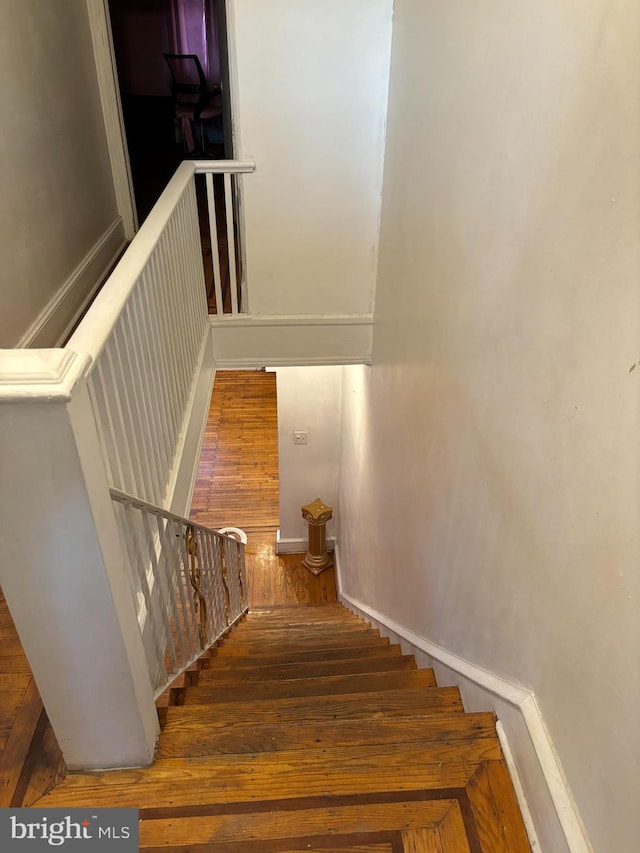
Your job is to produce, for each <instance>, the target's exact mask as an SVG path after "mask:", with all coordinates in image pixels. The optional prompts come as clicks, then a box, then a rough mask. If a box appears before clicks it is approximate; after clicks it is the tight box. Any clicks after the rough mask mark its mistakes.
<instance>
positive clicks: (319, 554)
mask: <svg viewBox="0 0 640 853" xmlns="http://www.w3.org/2000/svg"><path fill="white" fill-rule="evenodd" d="M302 517H303V518H304V520H305V521H306V522H307V523H308V525H309V550H308V551H307V553H306V554H305V556H304V559H303V560H302V565H303V566H304V567H305V568H307V569H309V571H310V572H313V574H314V575H319V574H320V572H323V571H324V570H325V569H328V568H329V566H332V565H333V558H332V557H331V555H330V554H329V553H328V552H327V521H329V520H330V519H331V518H333V507H331V506H327V504H325V503H322V501H321V500H320V498H316V499H315V501H313V503H310V504H307V505H306V506H303V507H302Z"/></svg>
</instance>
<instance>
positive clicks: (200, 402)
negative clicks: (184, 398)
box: [166, 327, 216, 516]
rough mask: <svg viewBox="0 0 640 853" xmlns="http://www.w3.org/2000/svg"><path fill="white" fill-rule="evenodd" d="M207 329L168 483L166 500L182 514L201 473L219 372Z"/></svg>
mask: <svg viewBox="0 0 640 853" xmlns="http://www.w3.org/2000/svg"><path fill="white" fill-rule="evenodd" d="M207 329H208V332H209V334H207V335H206V336H205V338H204V340H203V342H202V348H201V351H200V359H199V365H200V366H199V368H198V378H197V380H196V382H194V385H193V388H192V389H191V397H190V399H189V404H188V408H187V412H188V414H187V417H186V418H185V428H184V429H183V431H182V435H181V437H180V443H179V444H178V449H177V452H176V459H177V460H179V461H178V465H177V467H176V469H175V472H174V477H173V479H172V481H171V483H170V485H169V489H168V496H167V501H166V504H167V507H168V509H169V510H170V511H171V512H175V513H177V514H178V515H183V516H186V515H188V514H189V508H190V506H191V498H192V497H193V490H194V488H195V484H196V477H197V474H198V463H199V461H200V450H201V448H202V441H203V439H204V430H205V427H206V425H207V417H208V415H209V404H210V403H211V391H212V389H213V380H214V378H215V374H216V365H215V361H214V359H213V341H212V339H211V331H210V329H209V328H208V327H207Z"/></svg>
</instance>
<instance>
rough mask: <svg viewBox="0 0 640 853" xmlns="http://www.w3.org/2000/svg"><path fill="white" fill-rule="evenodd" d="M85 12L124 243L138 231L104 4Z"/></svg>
mask: <svg viewBox="0 0 640 853" xmlns="http://www.w3.org/2000/svg"><path fill="white" fill-rule="evenodd" d="M87 12H88V14H89V27H90V29H91V41H92V43H93V55H94V58H95V63H96V72H97V75H98V89H99V90H100V100H101V102H102V115H103V117H104V126H105V131H106V136H107V146H108V148H109V159H110V161H111V172H112V175H113V185H114V189H115V193H116V203H117V205H118V212H119V213H120V216H121V217H122V222H123V224H124V233H125V236H126V237H127V239H128V240H133V237H134V235H135V233H136V231H137V230H138V217H137V214H136V206H135V201H134V194H133V182H132V180H131V167H130V165H129V153H128V151H127V143H126V134H125V129H124V119H123V117H122V104H121V103H120V90H119V86H118V75H117V71H116V59H115V53H114V50H113V36H112V33H111V21H110V19H109V9H108V0H87Z"/></svg>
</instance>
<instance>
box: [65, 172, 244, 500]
mask: <svg viewBox="0 0 640 853" xmlns="http://www.w3.org/2000/svg"><path fill="white" fill-rule="evenodd" d="M252 169H253V164H252V163H245V162H236V161H233V162H229V161H211V162H208V161H201V162H198V163H193V162H188V161H187V162H184V163H182V165H181V166H180V167H179V169H178V170H177V172H176V174H175V176H174V177H173V179H172V180H171V182H170V183H169V185H168V186H167V188H166V190H165V191H164V193H163V194H162V196H161V197H160V199H159V200H158V203H157V204H156V206H155V207H154V209H153V210H152V212H151V213H150V215H149V217H148V219H147V221H146V222H145V223H144V225H143V226H142V228H141V229H140V231H139V232H138V234H137V235H136V237H135V239H134V240H133V242H132V244H131V246H130V247H129V249H128V250H127V252H126V253H125V255H124V257H123V258H122V260H121V261H120V263H119V264H118V265H117V267H116V269H115V270H114V272H113V274H112V275H111V277H110V278H109V280H108V282H107V283H106V284H105V286H104V288H103V289H102V291H101V292H100V294H99V295H98V297H97V298H96V300H95V302H94V304H93V305H92V306H91V308H90V309H89V311H88V312H87V315H86V316H85V317H84V319H83V320H82V322H81V323H80V325H79V327H78V329H77V331H76V332H75V333H74V334H73V335H72V337H71V339H70V340H69V342H68V344H67V348H68V349H71V350H73V351H75V352H82V353H88V354H89V355H90V356H91V358H92V365H91V371H90V378H89V382H90V394H91V400H92V404H93V408H94V413H95V417H96V423H97V426H98V429H99V432H100V439H101V445H102V448H103V453H104V459H105V465H106V467H107V474H108V478H109V484H110V485H111V486H112V487H113V488H116V489H120V490H122V491H124V492H128V493H130V494H133V495H136V496H137V497H140V498H143V499H144V500H147V501H149V502H151V503H153V504H160V505H165V502H166V501H167V496H168V495H169V494H170V493H171V490H172V486H173V484H174V482H175V476H176V471H177V461H178V459H179V456H180V452H181V449H182V443H183V440H184V430H185V419H186V416H187V413H188V412H189V410H190V405H189V403H190V397H191V395H192V393H193V390H194V385H195V381H196V378H197V375H198V371H199V367H200V364H201V362H202V358H203V349H204V346H205V344H206V341H207V335H208V308H207V295H206V284H205V269H204V264H203V257H202V248H201V238H200V233H201V226H200V217H199V214H198V204H197V198H196V185H195V174H196V173H206V178H205V180H206V181H207V193H208V208H209V211H210V217H209V219H210V221H209V223H208V226H209V231H210V239H211V241H212V245H211V250H212V253H213V257H214V263H213V267H214V276H215V290H216V294H218V293H220V294H222V281H221V278H220V268H221V265H220V248H219V242H221V241H218V240H216V241H215V243H214V240H213V235H214V234H217V233H218V232H217V219H216V211H215V208H216V194H215V187H214V174H215V175H216V176H220V177H221V178H222V179H223V195H224V204H225V210H226V229H227V236H228V254H229V260H228V269H229V270H230V275H231V304H232V309H233V310H232V313H237V311H238V300H237V279H236V275H235V270H236V261H235V239H234V236H233V235H234V232H235V231H237V230H238V229H237V227H234V217H233V209H234V205H233V199H232V188H231V176H232V174H236V173H238V172H247V171H251V170H252ZM219 203H220V201H219V199H218V204H219ZM222 302H223V297H222V295H220V297H219V298H218V296H216V304H217V305H222Z"/></svg>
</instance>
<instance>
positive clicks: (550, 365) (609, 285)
mask: <svg viewBox="0 0 640 853" xmlns="http://www.w3.org/2000/svg"><path fill="white" fill-rule="evenodd" d="M639 15H640V9H639V7H638V4H637V3H636V2H634V0H613V2H612V0H581V1H580V2H573V0H563V2H560V3H558V2H552V0H543V2H539V3H533V4H531V3H529V4H521V3H512V2H507V0H490V2H485V3H480V4H478V3H476V2H471V0H462V2H458V3H444V2H435V0H431V2H417V0H397V2H396V4H395V15H394V41H393V51H392V68H391V84H390V97H389V100H390V111H389V120H388V121H389V124H388V136H387V159H386V165H385V183H384V201H383V218H382V233H381V244H380V270H379V278H378V288H377V296H376V316H375V327H374V345H373V367H372V368H371V370H370V372H369V371H368V369H367V368H356V367H348V368H345V369H344V370H345V377H346V382H347V384H346V385H345V390H344V394H343V397H344V411H345V413H346V416H347V417H346V421H345V432H344V434H343V452H342V468H341V491H340V505H341V552H342V553H341V556H342V563H343V566H344V571H345V591H346V592H347V593H349V594H351V595H352V596H353V597H354V598H356V599H358V600H361V601H363V602H365V603H366V604H368V605H369V606H371V607H374V608H376V609H377V610H379V611H381V612H383V613H385V614H388V615H389V616H391V617H392V618H394V619H395V620H396V621H397V622H398V623H400V624H401V625H404V626H407V627H408V628H409V629H411V630H412V631H414V632H415V633H416V634H418V635H420V636H422V637H427V638H430V639H431V640H433V641H434V642H436V643H438V644H440V645H441V646H443V647H445V648H446V649H448V650H450V651H451V652H453V653H455V654H457V655H459V656H460V657H462V658H465V659H466V660H469V661H472V662H474V663H476V664H477V665H479V666H481V667H483V668H485V669H488V670H490V671H493V672H495V673H498V674H500V675H502V676H504V677H506V678H508V679H510V680H511V681H515V682H519V683H521V684H522V685H524V686H526V687H528V688H531V689H533V691H534V692H535V695H536V697H537V699H538V702H539V704H540V707H541V710H542V713H543V715H544V718H545V720H546V723H547V725H548V727H549V730H550V734H551V737H552V739H553V742H554V744H555V747H556V749H557V750H558V753H559V757H560V760H561V762H562V765H563V767H564V770H565V772H566V774H567V776H568V779H569V782H570V785H571V789H572V791H573V794H574V795H575V798H576V800H577V803H578V806H579V809H580V812H581V814H582V817H583V819H584V821H585V823H586V826H587V829H588V832H589V834H590V837H591V841H592V843H593V846H594V848H595V849H596V850H597V851H603V853H608V851H613V850H615V851H620V853H626V852H627V851H633V850H635V849H637V844H638V823H637V802H636V800H637V791H638V786H639V784H640V778H639V766H640V741H639V739H638V719H640V619H639V618H638V601H639V594H640V568H639V567H640V525H639V518H640V512H639V510H640V488H639V485H640V484H639V482H638V480H639V473H640V465H639V462H640V458H639V457H640V452H639V447H640V445H639V442H638V425H639V415H640V394H639V389H640V384H639V383H640V365H639V363H638V358H639V355H640V351H639V338H638V329H639V320H640V316H639V302H638V293H639V291H638V282H639V281H640V232H639V230H638V224H639V214H640V197H639V194H640V168H639V165H640V122H639V119H640V111H639V109H638V104H639V103H640V78H639V76H638V73H637V72H638V56H640V42H639V34H640V28H639ZM634 366H635V369H632V368H633V367H634ZM389 530H392V531H396V532H397V534H398V535H396V536H390V535H389V534H388V532H387V531H389Z"/></svg>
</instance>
